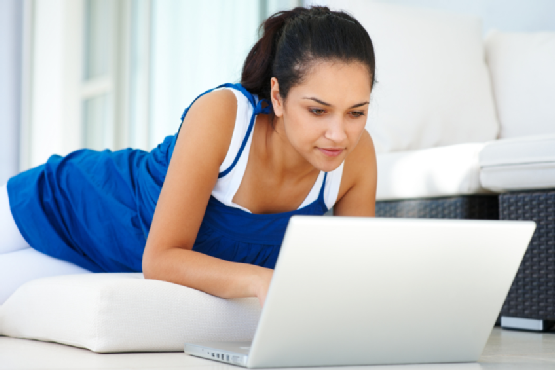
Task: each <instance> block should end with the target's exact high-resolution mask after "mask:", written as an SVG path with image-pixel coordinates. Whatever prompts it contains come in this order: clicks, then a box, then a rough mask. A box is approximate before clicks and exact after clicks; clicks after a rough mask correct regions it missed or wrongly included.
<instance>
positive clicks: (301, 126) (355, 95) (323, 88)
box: [271, 61, 372, 172]
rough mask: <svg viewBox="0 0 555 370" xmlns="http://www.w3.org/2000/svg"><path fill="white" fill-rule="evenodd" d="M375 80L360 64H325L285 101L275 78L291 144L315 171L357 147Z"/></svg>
mask: <svg viewBox="0 0 555 370" xmlns="http://www.w3.org/2000/svg"><path fill="white" fill-rule="evenodd" d="M371 80H372V79H371V76H370V73H369V71H368V68H367V67H366V66H364V65H363V64H361V63H358V62H352V63H344V62H327V61H326V62H321V63H318V64H316V65H315V66H313V67H312V68H311V70H310V72H309V73H308V74H307V76H305V78H304V81H303V83H302V84H300V85H297V86H294V87H292V88H291V89H290V90H289V94H288V95H287V98H286V100H285V101H284V100H283V99H282V98H281V97H280V96H279V83H278V81H277V79H275V78H272V91H271V97H272V104H273V107H274V112H275V114H276V117H277V118H278V121H279V120H281V121H282V124H283V129H284V132H285V135H286V137H287V138H288V140H289V142H290V144H291V145H292V146H293V148H294V149H296V150H297V152H298V153H299V154H300V155H301V156H302V157H304V158H305V159H306V160H307V161H308V162H309V163H310V164H312V165H313V166H314V167H316V168H317V169H319V170H321V171H326V172H328V171H332V170H334V169H336V168H337V167H339V165H340V164H341V163H342V162H343V161H344V160H345V158H346V157H347V155H348V154H349V153H350V152H351V151H352V150H353V149H354V148H355V146H356V145H357V143H358V141H359V139H360V137H361V135H362V132H363V130H364V127H365V125H366V118H367V116H368V104H369V101H370V92H371V86H370V83H371Z"/></svg>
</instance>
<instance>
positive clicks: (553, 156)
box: [480, 134, 555, 191]
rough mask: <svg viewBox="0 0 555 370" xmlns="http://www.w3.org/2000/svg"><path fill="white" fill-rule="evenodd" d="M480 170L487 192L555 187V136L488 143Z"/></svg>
mask: <svg viewBox="0 0 555 370" xmlns="http://www.w3.org/2000/svg"><path fill="white" fill-rule="evenodd" d="M480 167H481V171H480V181H481V183H482V186H483V187H485V188H487V189H491V190H495V191H509V190H526V189H546V188H555V134H551V135H538V136H528V137H522V138H513V139H502V140H497V141H494V142H491V143H488V144H487V145H486V146H485V147H484V149H483V150H482V152H481V153H480Z"/></svg>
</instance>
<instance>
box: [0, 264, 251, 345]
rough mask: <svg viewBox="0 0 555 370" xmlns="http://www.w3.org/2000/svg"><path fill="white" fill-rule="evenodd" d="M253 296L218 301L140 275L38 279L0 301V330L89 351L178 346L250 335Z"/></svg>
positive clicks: (237, 339) (7, 333)
mask: <svg viewBox="0 0 555 370" xmlns="http://www.w3.org/2000/svg"><path fill="white" fill-rule="evenodd" d="M259 317H260V304H259V303H258V300H257V299H256V298H243V299H230V300H226V299H221V298H217V297H214V296H211V295H209V294H206V293H203V292H200V291H198V290H194V289H191V288H187V287H184V286H181V285H176V284H172V283H168V282H164V281H157V280H144V279H143V277H142V275H141V274H85V275H66V276H57V277H49V278H42V279H38V280H34V281H31V282H29V283H26V284H25V285H23V286H21V287H20V288H19V289H18V290H17V291H16V292H15V293H14V294H13V295H12V296H11V297H10V298H8V300H7V301H6V302H5V303H4V304H3V305H2V306H0V335H7V336H11V337H17V338H28V339H38V340H42V341H49V342H57V343H63V344H69V345H72V346H76V347H82V348H87V349H89V350H91V351H94V352H101V353H102V352H149V351H183V347H184V345H185V342H189V341H192V342H195V341H248V340H252V338H253V336H254V332H255V330H256V326H257V325H258V319H259Z"/></svg>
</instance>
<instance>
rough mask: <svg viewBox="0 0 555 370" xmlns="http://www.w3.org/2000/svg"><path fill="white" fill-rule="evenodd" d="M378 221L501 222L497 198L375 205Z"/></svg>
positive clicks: (469, 196) (449, 199)
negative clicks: (389, 219) (472, 220)
mask: <svg viewBox="0 0 555 370" xmlns="http://www.w3.org/2000/svg"><path fill="white" fill-rule="evenodd" d="M376 217H393V218H451V219H474V220H498V219H499V203H498V196H497V195H468V196H457V197H449V198H428V199H412V200H398V201H378V202H376Z"/></svg>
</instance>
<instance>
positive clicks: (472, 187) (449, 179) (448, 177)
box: [376, 143, 487, 200]
mask: <svg viewBox="0 0 555 370" xmlns="http://www.w3.org/2000/svg"><path fill="white" fill-rule="evenodd" d="M484 145H485V143H467V144H458V145H451V146H446V147H440V148H431V149H425V150H416V151H405V152H395V153H380V154H378V155H377V161H378V190H377V194H376V199H377V200H397V199H411V198H428V197H445V196H455V195H467V194H476V193H484V192H487V191H486V190H485V189H484V188H482V186H481V185H480V166H479V161H478V154H479V153H480V151H481V150H482V148H483V147H484Z"/></svg>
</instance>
